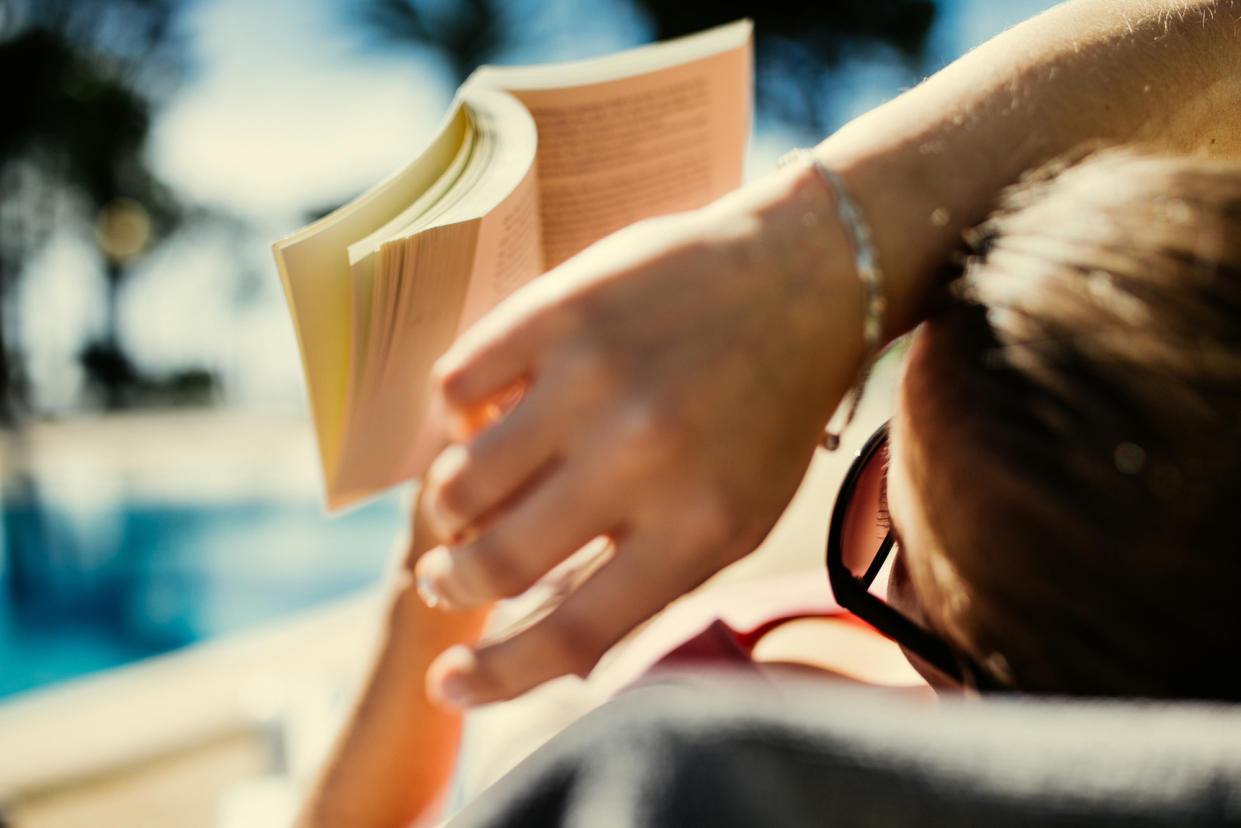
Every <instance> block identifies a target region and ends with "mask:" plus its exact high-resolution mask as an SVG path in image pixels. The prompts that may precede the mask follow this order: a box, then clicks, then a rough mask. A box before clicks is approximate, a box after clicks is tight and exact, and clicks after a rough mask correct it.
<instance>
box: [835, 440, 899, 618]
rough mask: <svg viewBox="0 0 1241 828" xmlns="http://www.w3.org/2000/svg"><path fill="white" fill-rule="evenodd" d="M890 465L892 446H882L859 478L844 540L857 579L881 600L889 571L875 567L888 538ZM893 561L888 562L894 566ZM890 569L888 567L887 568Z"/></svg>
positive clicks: (846, 560)
mask: <svg viewBox="0 0 1241 828" xmlns="http://www.w3.org/2000/svg"><path fill="white" fill-rule="evenodd" d="M887 462H888V447H887V445H886V444H884V445H883V446H881V447H880V448H879V450H878V451H876V452H875V453H874V454H873V455H871V457H870V459H869V460H868V461H867V462H866V466H865V467H864V468H863V469H862V471H861V474H860V475H859V477H858V479H857V485H856V487H855V488H854V490H853V496H852V497H851V498H850V500H849V504H848V507H847V511H846V512H845V518H844V526H843V532H842V536H841V539H842V541H843V543H842V549H841V553H842V557H843V559H844V564H845V566H846V567H847V568H848V569H849V571H850V572H851V573H853V576H854V577H855V578H865V579H867V580H868V581H869V582H870V584H871V586H870V591H871V592H872V593H876V594H878V595H879V596H880V597H882V596H883V593H884V592H885V590H884V586H885V585H886V582H887V578H886V574H887V573H886V572H878V573H876V572H872V571H871V567H872V564H874V562H875V557H876V555H877V554H878V552H879V548H880V546H881V545H882V544H883V540H884V538H885V537H887V534H888V527H887V509H886V504H885V502H884V496H885V495H884V491H883V486H884V483H885V477H886V475H885V474H884V470H885V468H886V466H887ZM890 558H891V556H889V561H887V562H886V563H890ZM883 569H884V570H886V569H887V567H886V566H884V567H883Z"/></svg>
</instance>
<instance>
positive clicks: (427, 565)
mask: <svg viewBox="0 0 1241 828" xmlns="http://www.w3.org/2000/svg"><path fill="white" fill-rule="evenodd" d="M451 566H452V559H451V558H450V557H449V555H448V550H447V549H445V548H444V547H442V546H437V547H435V548H434V549H430V550H427V552H426V553H424V554H423V556H422V557H421V558H420V559H419V560H418V563H417V564H416V565H415V567H414V588H415V589H417V590H418V597H419V598H421V599H422V603H424V604H426V605H427V606H428V607H438V606H440V605H441V604H444V603H446V601H445V600H444V595H443V593H441V592H440V589H439V585H438V584H439V579H440V578H442V577H444V576H445V575H447V574H448V570H449V568H450V567H451Z"/></svg>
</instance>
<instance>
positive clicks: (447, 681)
mask: <svg viewBox="0 0 1241 828" xmlns="http://www.w3.org/2000/svg"><path fill="white" fill-rule="evenodd" d="M440 698H441V699H442V700H443V702H444V704H446V705H448V706H449V707H458V708H464V707H469V706H470V704H471V701H472V695H471V693H470V684H469V682H468V681H467V680H466V678H465V676H461V675H457V674H453V675H451V676H447V677H445V678H444V680H443V681H442V682H441V683H440Z"/></svg>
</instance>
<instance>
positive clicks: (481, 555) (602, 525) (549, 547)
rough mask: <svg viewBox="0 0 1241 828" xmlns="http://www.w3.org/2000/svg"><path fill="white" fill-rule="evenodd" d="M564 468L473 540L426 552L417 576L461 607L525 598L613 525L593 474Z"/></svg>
mask: <svg viewBox="0 0 1241 828" xmlns="http://www.w3.org/2000/svg"><path fill="white" fill-rule="evenodd" d="M579 468H580V465H578V466H574V467H573V468H572V469H569V468H565V467H561V468H558V469H556V470H554V471H552V472H551V473H550V474H549V475H548V477H547V478H546V479H544V480H541V481H539V482H538V483H536V484H535V486H534V488H533V489H532V491H531V492H530V493H529V494H528V495H527V496H526V497H525V498H524V499H522V500H520V501H518V502H517V503H516V504H514V505H513V506H512V507H510V508H507V509H505V511H504V512H503V513H502V514H501V515H500V516H499V517H497V518H496V520H495V522H494V523H493V524H492V525H490V526H488V527H487V528H486V530H485V531H483V532H482V533H481V534H479V535H477V536H476V537H474V538H472V539H471V540H469V541H467V542H465V543H462V544H459V545H457V546H454V547H451V548H448V547H440V548H439V549H436V550H433V551H432V552H429V553H427V554H426V555H425V556H424V558H423V560H422V561H421V562H420V563H419V565H418V567H417V570H416V573H417V577H418V581H419V583H420V584H421V585H422V586H421V588H422V589H423V591H424V592H427V593H430V594H433V595H436V596H437V597H438V598H439V599H441V600H443V601H444V602H445V603H447V604H449V605H451V606H453V607H458V608H465V607H476V606H480V605H482V604H486V603H490V602H492V601H496V600H499V599H500V598H508V597H511V596H514V595H519V594H521V593H522V592H525V591H526V590H527V589H529V588H530V587H531V586H532V585H533V584H534V583H535V581H537V580H538V579H539V578H541V577H542V576H543V575H545V574H546V573H547V572H548V571H549V570H551V569H552V567H554V566H555V565H556V564H558V563H560V562H561V561H563V560H564V559H565V558H567V557H569V555H571V554H573V553H574V552H575V551H577V550H578V549H581V548H582V547H583V546H585V545H586V544H587V543H588V542H589V541H591V540H592V539H594V538H596V537H598V536H599V535H600V534H602V533H603V532H604V531H606V529H607V528H608V527H609V526H611V525H613V524H614V521H615V515H613V514H611V513H610V509H609V507H610V504H611V503H612V502H613V501H611V500H608V499H605V498H598V497H596V496H594V495H595V492H593V491H592V487H591V485H590V483H589V481H591V480H598V479H599V475H597V474H594V473H589V474H582V473H580V472H578V471H577V469H579Z"/></svg>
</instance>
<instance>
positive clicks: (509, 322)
mask: <svg viewBox="0 0 1241 828" xmlns="http://www.w3.org/2000/svg"><path fill="white" fill-rule="evenodd" d="M813 176H814V173H813V172H812V171H810V172H809V173H808V174H807V172H806V171H796V170H794V171H783V172H781V173H779V174H777V175H775V176H773V177H771V178H769V179H765V180H763V181H760V182H756V184H754V185H751V186H750V187H749V188H748V189H746V190H743V191H738V193H736V194H734V195H732V196H730V197H728V198H726V199H723V200H721V201H720V202H716V203H715V204H713V205H711V206H709V207H708V208H705V209H703V210H701V211H697V212H694V213H687V214H681V215H677V216H670V217H665V218H660V219H655V220H650V221H647V222H643V223H640V224H638V225H635V226H633V227H631V228H629V229H626V230H624V231H621V232H620V233H617V234H616V235H614V236H611V237H609V238H607V239H605V240H603V241H602V242H600V243H598V244H597V245H595V246H594V247H592V248H590V249H588V250H587V251H585V252H584V253H583V254H581V255H579V256H578V257H576V258H574V259H572V260H570V261H569V262H567V263H565V264H564V265H562V266H561V267H559V268H557V269H556V270H554V271H552V272H550V273H548V274H546V275H545V276H543V277H541V278H540V279H538V280H536V281H535V282H533V283H531V284H530V285H529V286H527V287H526V288H524V289H522V290H521V291H519V292H518V293H516V294H514V295H513V296H512V297H511V298H510V299H509V300H508V301H507V302H505V303H504V304H502V305H501V306H499V307H497V308H496V309H495V310H494V311H493V312H492V313H491V314H490V315H489V316H487V317H486V318H485V319H483V320H481V321H480V322H479V323H478V324H477V325H476V326H475V327H474V328H473V329H471V330H470V331H469V332H468V333H467V334H466V335H465V336H464V337H463V338H462V339H461V340H460V341H459V342H458V344H457V345H455V346H454V347H453V348H452V349H451V350H450V351H449V352H448V353H447V354H446V355H445V356H444V357H443V358H442V359H441V360H440V362H439V364H438V366H437V378H438V386H439V388H440V391H441V393H442V394H443V396H444V398H445V400H446V402H447V403H448V405H449V407H450V408H451V409H453V410H456V411H458V412H471V411H477V410H478V409H479V408H480V407H483V406H486V405H488V404H489V403H490V402H492V401H494V400H496V399H497V398H499V397H501V396H503V395H504V394H505V392H506V391H511V389H513V388H515V387H521V388H523V389H524V390H523V394H522V396H521V399H520V401H519V402H517V403H516V405H515V406H514V407H512V410H511V411H509V412H508V413H507V414H506V415H505V416H503V417H502V418H501V419H499V420H498V421H497V422H495V423H494V424H492V425H490V426H488V427H486V428H484V429H482V430H481V431H479V432H478V433H477V434H474V435H473V436H471V437H470V438H469V439H468V440H467V441H466V442H465V443H463V444H460V445H456V446H452V447H450V448H448V449H447V450H446V451H445V452H444V453H443V454H441V455H440V457H439V458H437V459H436V461H435V463H434V464H432V467H431V469H430V470H429V471H428V474H427V478H426V494H427V497H428V499H429V500H428V503H429V510H430V513H431V516H432V518H433V520H434V521H435V522H436V523H437V528H438V530H439V532H440V534H441V535H442V536H445V537H450V538H455V539H457V540H456V542H455V543H454V544H453V545H451V546H441V547H439V548H437V549H434V550H432V551H430V552H428V553H427V554H426V555H425V556H423V558H422V559H421V561H420V562H419V564H418V568H417V574H418V578H419V581H420V583H421V584H422V587H423V589H424V591H425V592H428V593H431V594H433V595H435V596H436V597H437V598H438V599H439V600H443V601H444V602H446V603H447V604H449V605H450V606H454V607H458V608H469V607H476V606H479V605H482V604H486V603H488V602H491V601H494V600H496V599H498V598H501V597H505V596H512V595H516V594H519V593H521V592H522V591H524V590H525V589H526V588H528V587H529V586H531V585H532V584H533V583H534V582H535V581H536V580H537V579H539V577H540V576H542V575H543V574H544V573H546V572H547V571H548V570H549V569H551V568H552V567H553V566H555V565H556V564H557V563H559V562H560V561H562V560H563V559H564V558H566V557H567V556H568V555H570V554H571V553H573V552H574V551H575V550H577V549H578V548H580V547H581V546H583V545H584V544H586V543H587V542H588V541H590V540H591V539H592V538H595V537H598V536H600V535H606V536H609V537H610V538H611V539H612V540H613V541H614V543H615V552H614V554H613V555H612V557H611V559H610V560H609V561H608V562H607V563H605V564H604V565H603V566H602V568H601V569H600V570H599V571H598V572H597V573H595V574H594V575H593V576H592V577H590V578H589V579H588V580H587V581H586V582H585V583H583V584H582V585H581V586H580V587H579V588H578V589H577V590H576V591H575V592H573V593H572V594H570V595H569V596H568V597H567V598H566V599H565V601H564V602H563V603H562V604H561V605H560V606H559V607H558V608H557V609H556V610H555V611H553V612H552V613H551V614H549V615H547V616H546V617H544V618H543V619H541V620H540V621H538V622H537V623H536V624H534V625H533V626H531V627H529V628H527V629H525V630H524V631H522V632H520V633H519V634H517V635H515V636H513V637H511V638H509V639H507V640H504V641H501V642H499V643H494V644H489V645H486V646H482V647H479V648H477V649H468V648H465V647H458V648H453V649H452V650H450V651H448V652H446V653H445V654H444V655H443V656H441V658H440V659H439V660H438V661H437V663H436V664H435V665H434V666H433V667H432V669H431V671H430V674H429V677H428V683H429V688H430V689H431V691H432V692H433V693H435V694H438V695H439V696H440V697H441V698H443V699H444V700H445V701H447V702H449V703H450V704H455V705H459V706H460V705H470V704H478V703H483V702H488V701H493V700H497V699H502V698H508V697H512V696H515V695H517V694H519V693H522V692H524V691H525V690H527V689H529V688H530V687H532V686H534V685H536V684H539V683H541V682H543V681H545V680H547V679H549V678H552V677H555V676H557V675H561V674H565V673H576V674H585V673H586V672H588V671H589V670H590V669H591V667H592V666H593V665H594V664H595V662H596V661H597V660H598V658H599V657H600V656H601V655H602V654H603V653H604V652H605V651H606V650H607V649H608V647H610V646H611V645H612V644H613V643H615V642H616V641H617V640H618V639H619V638H621V637H622V636H623V635H624V634H625V633H626V632H628V631H629V630H630V629H632V628H633V627H634V626H636V625H637V624H639V623H640V622H642V621H643V620H645V619H647V618H648V617H650V616H651V615H653V614H654V613H655V612H657V611H658V610H660V609H661V608H662V607H664V606H665V605H666V604H667V603H669V602H670V601H671V600H673V599H675V598H676V597H678V596H680V595H681V594H683V593H685V592H687V591H688V590H690V589H692V588H694V587H695V586H697V585H698V584H699V583H701V582H702V581H704V580H705V579H706V578H708V577H709V576H710V575H712V574H713V573H714V572H716V571H717V570H719V569H721V568H722V567H723V566H725V565H727V564H729V563H731V562H733V561H735V560H736V559H738V558H740V557H741V556H743V555H745V554H746V553H748V552H750V551H751V550H753V549H754V548H755V546H757V545H758V544H759V543H760V542H761V541H762V539H763V537H764V536H765V535H766V534H767V532H768V531H769V530H770V529H771V527H772V525H773V524H774V523H775V521H776V519H777V518H778V517H779V516H780V514H781V512H782V511H783V510H784V508H785V506H786V505H787V503H788V501H789V499H790V498H791V497H792V495H793V493H794V491H795V490H796V488H797V485H798V483H799V482H800V481H801V478H802V476H803V474H804V473H805V470H806V467H807V465H808V463H809V461H810V457H811V455H812V453H813V450H814V446H815V445H816V443H817V440H818V438H819V436H820V434H821V432H822V429H823V426H824V423H825V422H826V420H827V418H828V417H829V415H830V414H831V412H832V410H833V408H834V406H835V405H836V403H837V402H838V401H839V399H840V398H841V396H842V395H843V393H844V391H845V390H846V389H847V387H848V386H849V384H850V382H851V381H852V378H853V376H854V374H855V373H856V370H857V367H858V362H859V360H860V357H861V350H862V345H861V333H860V315H861V297H860V288H859V287H858V284H857V279H856V277H855V275H854V274H853V270H852V262H851V257H850V255H849V253H848V250H847V248H846V247H845V240H844V235H843V231H842V230H841V229H840V227H839V226H838V225H837V223H836V222H837V219H836V216H835V212H834V208H833V205H832V204H831V200H830V195H829V193H828V191H827V189H826V187H824V186H823V183H822V182H821V181H818V180H816V179H814V178H813Z"/></svg>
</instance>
